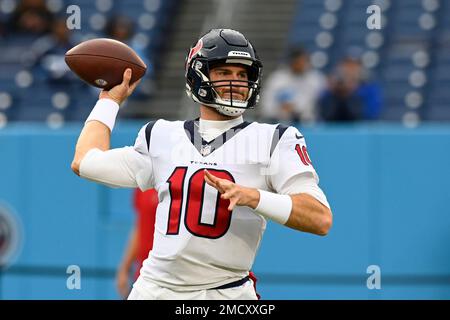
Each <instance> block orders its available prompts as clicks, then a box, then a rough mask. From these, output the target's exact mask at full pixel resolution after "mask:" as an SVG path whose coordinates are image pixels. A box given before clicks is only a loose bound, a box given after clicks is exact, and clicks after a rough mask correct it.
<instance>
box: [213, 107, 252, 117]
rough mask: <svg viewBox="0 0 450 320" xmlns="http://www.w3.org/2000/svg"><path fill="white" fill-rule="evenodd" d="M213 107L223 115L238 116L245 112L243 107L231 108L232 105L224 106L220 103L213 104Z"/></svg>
mask: <svg viewBox="0 0 450 320" xmlns="http://www.w3.org/2000/svg"><path fill="white" fill-rule="evenodd" d="M214 108H215V109H216V110H217V112H219V113H221V114H223V115H225V116H232V117H233V116H240V115H241V114H243V113H244V112H245V109H242V108H233V107H226V106H222V105H214Z"/></svg>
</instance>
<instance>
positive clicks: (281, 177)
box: [72, 29, 332, 300]
mask: <svg viewBox="0 0 450 320" xmlns="http://www.w3.org/2000/svg"><path fill="white" fill-rule="evenodd" d="M261 75H262V63H261V61H260V60H259V58H258V56H257V54H256V51H255V49H254V48H253V46H252V45H251V43H250V42H249V41H248V40H247V39H246V38H245V37H244V35H242V34H241V33H239V32H237V31H235V30H230V29H213V30H211V31H210V32H208V33H207V34H205V35H204V36H203V37H201V38H200V39H199V41H198V42H197V43H196V44H195V45H194V46H193V47H192V48H191V49H190V51H189V53H188V56H187V58H186V69H185V76H186V90H187V93H188V95H189V96H190V97H192V99H193V100H194V101H196V102H198V103H199V104H200V118H199V119H196V120H189V121H165V120H158V121H152V122H149V123H148V124H146V125H145V126H144V127H143V128H142V129H141V130H140V132H139V134H138V136H137V138H136V142H135V145H134V147H123V148H116V149H110V136H111V131H112V130H113V127H114V123H115V119H116V116H117V113H118V111H119V106H120V105H121V104H122V103H123V102H124V100H125V99H126V98H127V97H128V96H130V95H131V94H132V92H133V90H134V89H135V88H136V86H137V85H138V82H136V83H134V84H133V85H131V86H130V84H129V83H130V79H131V70H130V69H127V70H126V71H125V72H124V77H123V82H122V84H120V85H118V86H116V87H114V88H113V89H111V90H110V91H102V92H101V93H100V100H99V102H97V104H96V106H95V107H94V109H93V110H92V112H91V114H90V116H89V117H88V119H87V120H86V123H85V126H84V128H83V130H82V132H81V134H80V137H79V139H78V142H77V146H76V150H75V156H74V160H73V162H72V170H73V171H74V172H75V173H77V174H78V175H80V176H81V177H83V178H86V179H89V180H92V181H96V182H100V183H103V184H106V185H109V186H115V187H131V188H136V187H139V188H140V189H141V190H148V189H150V188H152V187H154V188H156V189H157V191H158V195H159V200H160V202H159V205H158V208H157V212H156V223H155V235H154V242H153V248H152V251H151V252H150V254H149V257H148V258H147V259H146V260H145V262H144V265H143V267H142V269H141V273H140V276H139V278H138V280H137V281H136V282H135V283H134V285H133V290H132V291H131V293H130V296H129V297H128V298H129V299H231V300H236V299H257V296H256V292H255V289H254V287H253V281H252V280H251V279H250V276H249V270H250V269H251V267H252V265H253V262H254V259H255V255H256V252H257V250H258V248H259V245H260V242H261V239H262V235H263V233H264V230H265V228H266V219H271V220H273V221H275V222H278V223H280V224H282V225H285V226H287V227H290V228H293V229H296V230H299V231H304V232H309V233H313V234H317V235H326V234H327V233H328V231H329V229H330V227H331V224H332V214H331V210H330V206H329V204H328V202H327V200H326V197H325V195H324V193H323V192H322V190H321V189H320V187H319V186H318V181H319V180H318V175H317V173H316V171H315V169H314V167H313V166H312V162H311V160H310V158H309V156H308V152H307V149H306V143H305V139H304V137H303V136H302V135H301V133H300V132H299V131H298V130H297V129H296V128H294V127H286V126H283V125H268V124H260V123H256V122H253V123H249V122H245V121H244V120H243V117H242V114H243V113H244V112H245V111H246V110H247V109H250V108H253V107H254V106H255V105H256V103H257V101H258V99H259V90H260V82H261ZM281 161H282V162H281Z"/></svg>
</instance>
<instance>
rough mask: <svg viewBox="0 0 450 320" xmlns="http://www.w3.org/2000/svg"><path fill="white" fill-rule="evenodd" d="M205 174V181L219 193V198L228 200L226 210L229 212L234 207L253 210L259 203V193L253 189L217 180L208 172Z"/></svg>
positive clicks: (224, 180)
mask: <svg viewBox="0 0 450 320" xmlns="http://www.w3.org/2000/svg"><path fill="white" fill-rule="evenodd" d="M204 172H205V181H206V183H208V184H209V185H210V186H212V187H214V188H216V189H217V191H219V192H220V193H221V196H220V198H222V199H228V200H230V205H229V206H228V210H229V211H231V210H233V209H234V207H235V206H248V207H250V208H252V209H255V208H256V207H257V206H258V203H259V191H258V190H257V189H255V188H246V187H243V186H241V185H238V184H236V183H234V182H231V181H229V180H226V179H221V178H218V177H216V176H214V175H212V174H211V173H209V172H208V170H206V169H205V170H204Z"/></svg>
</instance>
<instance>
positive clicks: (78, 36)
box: [0, 0, 176, 128]
mask: <svg viewBox="0 0 450 320" xmlns="http://www.w3.org/2000/svg"><path fill="white" fill-rule="evenodd" d="M19 2H20V0H8V1H5V2H3V1H2V2H1V5H0V25H4V26H6V25H7V23H8V21H9V20H10V19H11V16H12V13H13V10H14V8H15V7H16V6H17V5H18V3H19ZM175 3H176V0H127V1H113V0H79V1H76V4H77V5H78V6H79V7H80V9H81V29H80V30H73V31H71V36H72V38H73V42H74V43H75V44H76V43H78V42H80V41H82V40H86V39H89V38H94V37H104V36H105V34H104V28H105V26H106V23H107V21H108V19H109V18H111V17H113V16H115V15H119V14H120V15H125V16H128V17H130V18H131V19H132V20H133V21H135V36H134V38H133V41H134V43H135V44H136V43H137V45H138V46H139V47H140V48H141V49H142V50H141V51H140V52H141V53H142V54H144V55H145V56H146V57H145V58H146V61H147V62H149V64H150V65H149V70H148V76H149V78H150V80H151V77H152V76H153V65H154V64H155V63H156V62H157V61H156V60H155V59H154V58H153V57H155V56H157V55H156V54H155V53H156V52H158V51H159V50H161V45H162V40H161V39H162V37H163V35H164V32H165V28H166V26H167V23H168V21H169V17H170V15H171V14H172V13H173V8H174V4H175ZM71 4H72V2H71V1H68V0H55V1H47V6H48V8H49V9H50V11H52V12H53V13H54V14H55V16H57V17H63V18H66V17H68V16H69V15H68V14H67V13H66V8H67V6H69V5H71ZM37 39H38V37H36V36H31V35H24V34H17V33H12V32H11V31H10V30H8V29H6V32H3V35H2V33H1V32H0V52H1V55H0V127H1V126H4V124H5V123H6V122H10V121H39V122H40V121H46V122H47V123H48V124H49V126H51V127H54V128H58V127H60V126H61V125H62V124H64V122H66V121H80V120H83V119H85V117H86V114H87V113H88V112H89V109H90V108H91V107H92V104H93V103H94V102H95V99H96V96H97V94H98V91H97V90H94V89H92V88H89V87H88V86H87V85H84V84H83V83H82V82H81V81H79V80H77V79H74V77H73V78H72V79H69V80H68V79H64V80H61V81H58V80H54V79H53V80H52V81H50V80H49V79H48V77H47V76H46V75H45V74H43V73H42V70H39V69H38V68H35V67H33V66H32V65H31V64H30V63H29V61H30V60H29V59H28V58H29V57H28V56H27V55H29V54H30V48H31V47H32V45H33V43H35V41H36V40H37Z"/></svg>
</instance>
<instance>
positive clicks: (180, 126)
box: [134, 120, 318, 290]
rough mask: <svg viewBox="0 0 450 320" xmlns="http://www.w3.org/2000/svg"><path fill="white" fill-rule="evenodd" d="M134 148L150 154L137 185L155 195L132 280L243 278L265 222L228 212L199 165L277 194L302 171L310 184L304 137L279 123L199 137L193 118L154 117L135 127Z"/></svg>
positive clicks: (205, 282) (185, 286) (212, 283)
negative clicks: (146, 241)
mask: <svg viewBox="0 0 450 320" xmlns="http://www.w3.org/2000/svg"><path fill="white" fill-rule="evenodd" d="M134 149H135V150H136V151H138V152H139V153H140V154H143V155H146V156H148V157H150V159H151V161H150V162H149V163H151V166H152V168H151V173H152V174H151V176H149V177H148V179H147V181H145V183H144V187H143V188H144V189H148V188H151V187H154V188H155V189H156V190H157V192H158V197H159V205H158V208H157V212H156V223H155V235H154V242H153V249H152V250H151V252H150V253H149V256H148V259H147V260H146V261H145V262H144V264H143V267H142V269H141V275H140V281H138V282H139V283H142V282H145V281H151V282H154V283H156V284H158V285H160V286H162V287H168V288H176V290H197V289H208V288H214V287H217V286H220V285H223V284H226V283H229V282H232V281H235V280H239V279H241V278H243V277H245V276H247V275H248V271H249V270H250V269H251V267H252V264H253V261H254V259H255V255H256V252H257V251H258V248H259V245H260V243H261V239H262V236H263V233H264V230H265V228H266V221H265V219H264V218H263V217H262V216H260V215H259V214H257V213H255V212H254V211H253V210H252V209H250V208H249V207H244V206H236V207H235V208H234V209H233V211H231V212H230V211H228V209H227V208H228V205H229V200H223V199H221V198H220V193H219V192H218V191H217V190H216V189H214V188H213V187H211V186H209V185H208V184H207V183H206V181H205V180H204V169H208V171H209V172H210V173H211V174H213V175H215V176H217V177H220V178H223V179H228V180H230V181H233V182H235V183H237V184H240V185H242V186H246V187H252V188H258V189H263V190H268V191H272V192H277V193H283V186H284V185H285V184H286V183H287V181H288V180H289V179H290V178H292V177H295V176H297V175H299V174H302V173H305V172H310V173H312V174H313V176H314V178H315V179H316V182H318V176H317V175H316V172H315V170H314V168H313V166H312V164H311V160H310V158H309V156H308V153H307V150H306V144H305V139H304V138H303V136H302V135H301V134H300V132H299V131H298V130H297V129H295V128H293V127H285V126H282V125H269V124H260V123H257V122H253V123H249V122H243V123H241V124H239V125H237V126H235V127H233V128H231V129H230V130H228V131H226V132H225V133H223V134H222V135H220V136H218V137H217V138H216V139H214V140H212V141H209V142H206V141H204V140H203V139H202V138H201V136H200V135H199V134H198V121H197V120H191V121H165V120H158V121H156V122H150V123H148V124H147V125H146V126H144V127H143V128H142V129H141V131H140V132H139V134H138V137H137V139H136V142H135V146H134ZM140 187H141V188H142V185H140Z"/></svg>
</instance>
